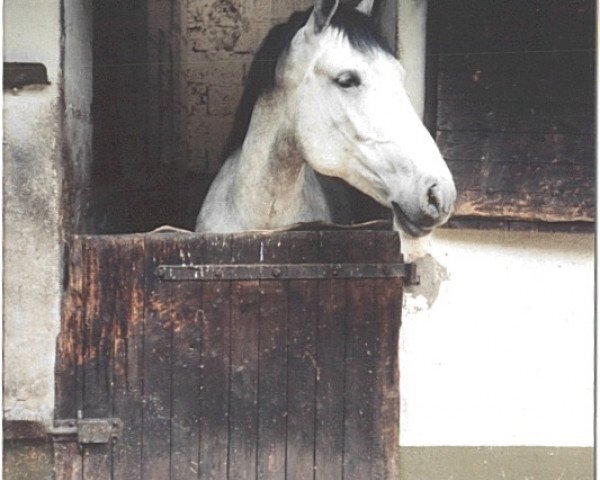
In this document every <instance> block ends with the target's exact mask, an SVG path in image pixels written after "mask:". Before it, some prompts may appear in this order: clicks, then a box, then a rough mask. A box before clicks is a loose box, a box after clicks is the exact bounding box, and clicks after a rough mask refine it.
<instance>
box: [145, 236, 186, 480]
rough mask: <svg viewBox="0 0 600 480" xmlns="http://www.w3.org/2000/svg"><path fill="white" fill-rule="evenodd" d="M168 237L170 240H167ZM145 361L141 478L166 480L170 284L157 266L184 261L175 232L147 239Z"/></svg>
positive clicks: (168, 437)
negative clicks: (159, 277) (157, 274)
mask: <svg viewBox="0 0 600 480" xmlns="http://www.w3.org/2000/svg"><path fill="white" fill-rule="evenodd" d="M167 239H169V241H167ZM145 251H146V258H145V265H144V270H145V283H144V291H145V295H146V302H145V308H144V321H145V323H144V361H143V378H144V392H143V405H144V409H143V437H142V449H143V450H142V478H144V480H151V479H153V480H154V479H155V480H159V479H160V480H164V479H167V478H169V475H170V455H171V446H172V445H171V395H172V385H171V362H172V357H173V354H172V345H173V322H172V318H171V315H172V311H171V306H170V303H169V301H168V299H169V293H170V288H171V286H170V285H169V284H168V283H165V282H161V281H160V280H159V279H158V277H157V276H156V275H154V269H155V268H156V266H157V265H158V264H160V263H181V258H180V256H179V245H178V244H177V241H176V240H175V236H174V235H159V236H150V235H149V236H147V237H146V238H145Z"/></svg>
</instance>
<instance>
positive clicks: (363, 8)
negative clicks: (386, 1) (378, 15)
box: [356, 0, 375, 16]
mask: <svg viewBox="0 0 600 480" xmlns="http://www.w3.org/2000/svg"><path fill="white" fill-rule="evenodd" d="M373 5H375V0H362V1H361V2H360V3H359V4H358V5H357V6H356V9H357V10H358V11H359V12H361V13H364V14H365V15H367V16H370V15H371V12H372V11H373Z"/></svg>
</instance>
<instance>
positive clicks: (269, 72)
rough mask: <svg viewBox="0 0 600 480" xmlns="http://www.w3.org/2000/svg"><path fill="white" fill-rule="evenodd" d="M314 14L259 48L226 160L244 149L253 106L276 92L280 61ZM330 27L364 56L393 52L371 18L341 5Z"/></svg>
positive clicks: (295, 20)
mask: <svg viewBox="0 0 600 480" xmlns="http://www.w3.org/2000/svg"><path fill="white" fill-rule="evenodd" d="M311 11H312V9H311V10H308V11H305V12H295V13H293V14H292V16H291V17H290V18H289V20H288V21H287V22H286V23H284V24H280V25H276V26H275V27H273V28H272V29H271V31H270V32H269V33H268V34H267V36H266V37H265V39H264V40H263V42H262V44H261V45H260V47H259V49H258V51H257V52H256V55H255V56H254V60H253V61H252V64H251V66H250V69H249V71H248V76H247V79H246V85H245V88H244V93H243V94H242V99H241V101H240V104H239V105H238V108H237V110H236V113H235V119H234V123H233V130H232V131H231V133H230V135H229V138H228V140H227V143H226V146H225V150H224V152H223V154H224V158H223V160H225V159H226V158H227V157H228V156H229V155H231V154H232V153H233V152H234V151H235V150H236V149H237V148H239V147H240V146H241V145H242V143H243V141H244V138H245V137H246V133H247V131H248V125H249V124H250V117H251V116H252V109H253V108H254V104H255V103H256V101H257V99H258V98H259V97H260V96H261V95H263V94H265V93H268V92H270V91H271V90H273V88H275V67H276V66H277V60H278V59H279V58H280V57H281V56H282V55H285V53H286V51H287V49H288V47H289V45H290V42H291V41H292V39H293V38H294V35H296V33H297V32H298V30H300V29H301V28H302V27H303V26H304V25H305V24H306V22H307V20H308V18H309V16H310V13H311ZM331 26H332V27H333V28H336V29H338V30H340V31H341V32H342V33H343V34H344V35H345V36H346V37H347V38H348V41H349V42H350V44H351V45H352V46H353V47H354V48H355V49H357V50H359V51H362V52H365V53H368V52H371V51H374V50H384V51H386V52H389V53H391V52H392V50H391V48H390V47H389V45H388V44H387V43H386V42H385V40H383V38H382V37H381V36H380V34H379V33H378V31H377V29H376V27H375V24H374V22H373V21H372V20H371V18H369V17H367V16H365V15H363V14H362V13H360V12H358V11H357V10H355V9H354V8H352V7H348V6H346V5H340V6H339V8H338V10H337V11H336V13H335V15H334V16H333V18H332V19H331Z"/></svg>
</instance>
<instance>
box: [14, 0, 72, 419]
mask: <svg viewBox="0 0 600 480" xmlns="http://www.w3.org/2000/svg"><path fill="white" fill-rule="evenodd" d="M60 41H61V22H60V2H59V1H58V0H19V1H18V2H17V1H11V2H5V4H4V58H5V60H6V61H13V62H15V61H19V62H23V61H25V62H27V61H31V62H41V63H43V64H44V65H45V66H46V68H47V70H48V78H49V80H50V82H51V84H50V85H47V86H32V87H27V88H25V89H22V90H18V91H5V92H4V96H3V98H4V150H3V153H4V178H3V180H4V198H3V200H4V238H3V259H4V270H3V285H4V296H3V321H4V324H3V325H4V345H3V347H4V348H3V356H4V416H5V418H7V419H28V420H48V419H49V418H51V416H52V408H53V403H54V346H55V345H54V342H55V338H56V335H57V333H58V327H59V307H60V277H61V222H62V217H61V212H60V198H61V182H62V178H61V168H60V164H61V148H62V138H61V111H62V99H61V81H62V78H61V69H60V67H61V66H60V58H61V57H60V55H61V44H60Z"/></svg>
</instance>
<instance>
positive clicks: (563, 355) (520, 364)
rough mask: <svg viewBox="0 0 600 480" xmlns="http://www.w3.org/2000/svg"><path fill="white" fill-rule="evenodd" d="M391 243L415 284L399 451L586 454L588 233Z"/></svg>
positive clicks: (477, 234)
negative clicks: (412, 265) (481, 448)
mask: <svg viewBox="0 0 600 480" xmlns="http://www.w3.org/2000/svg"><path fill="white" fill-rule="evenodd" d="M403 245H404V251H405V253H407V254H408V258H409V259H413V260H414V259H418V258H420V259H421V260H417V261H418V263H420V266H421V274H422V276H423V278H422V280H423V285H422V286H420V287H412V290H413V291H412V292H407V294H406V298H405V308H404V313H403V315H404V316H403V325H402V330H401V341H400V375H401V412H402V413H401V444H402V445H410V446H433V445H446V446H451V445H472V446H478V445H504V446H506V445H535V446H592V445H593V431H592V426H593V379H594V378H593V366H594V345H593V342H594V237H593V235H589V234H552V233H544V234H541V233H525V232H497V231H469V230H464V231H457V230H441V231H438V232H437V233H435V234H434V235H432V236H431V237H430V238H429V239H426V240H421V241H413V242H410V241H405V242H404V244H403ZM409 252H411V253H409ZM426 254H430V255H431V257H424V255H426ZM424 258H425V260H423V259H424ZM438 288H439V291H438V294H437V295H436V293H435V291H436V289H438Z"/></svg>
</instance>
